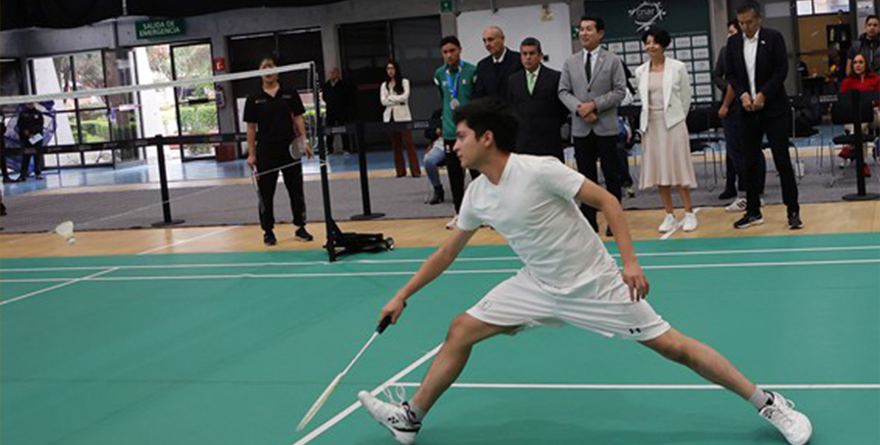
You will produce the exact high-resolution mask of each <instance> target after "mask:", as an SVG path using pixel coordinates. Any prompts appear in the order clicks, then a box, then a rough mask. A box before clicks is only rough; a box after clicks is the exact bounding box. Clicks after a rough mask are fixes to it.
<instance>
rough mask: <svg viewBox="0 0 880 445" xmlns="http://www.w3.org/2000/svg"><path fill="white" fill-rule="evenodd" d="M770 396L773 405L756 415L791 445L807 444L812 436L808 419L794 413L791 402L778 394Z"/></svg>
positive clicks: (798, 413)
mask: <svg viewBox="0 0 880 445" xmlns="http://www.w3.org/2000/svg"><path fill="white" fill-rule="evenodd" d="M771 394H773V403H772V404H770V405H767V406H765V407H763V408H761V410H760V411H758V414H760V415H761V417H763V418H765V419H767V421H768V422H770V423H772V424H773V426H775V427H776V429H778V430H779V432H780V433H782V435H783V436H785V440H787V441H788V443H790V444H791V445H803V444H805V443H807V442H809V441H810V436H812V435H813V425H812V424H811V423H810V419H808V418H807V416H805V415H803V414H802V413H800V412H798V411H795V409H794V403H793V402H792V401H791V400H787V399H786V398H785V397H782V395H781V394H779V393H778V392H771Z"/></svg>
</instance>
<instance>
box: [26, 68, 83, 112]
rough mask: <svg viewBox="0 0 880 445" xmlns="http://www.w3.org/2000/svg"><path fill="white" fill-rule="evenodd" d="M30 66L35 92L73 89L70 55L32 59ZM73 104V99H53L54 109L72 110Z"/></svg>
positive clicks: (55, 91)
mask: <svg viewBox="0 0 880 445" xmlns="http://www.w3.org/2000/svg"><path fill="white" fill-rule="evenodd" d="M30 68H31V71H32V73H31V74H32V75H33V82H34V89H35V91H36V93H37V94H52V93H61V92H67V91H73V78H72V77H71V76H72V75H73V74H72V73H71V71H70V56H61V57H42V58H38V59H32V60H31V63H30ZM73 106H74V103H73V100H64V101H61V100H56V101H55V109H56V110H72V109H73Z"/></svg>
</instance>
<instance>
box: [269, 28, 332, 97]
mask: <svg viewBox="0 0 880 445" xmlns="http://www.w3.org/2000/svg"><path fill="white" fill-rule="evenodd" d="M278 52H279V57H278V59H279V60H278V64H279V65H290V64H293V63H301V62H315V65H317V71H318V72H319V73H324V55H323V53H322V46H321V31H302V32H292V33H286V34H280V35H279V36H278ZM280 80H281V82H282V83H283V84H285V85H289V86H291V87H293V88H295V89H297V90H306V89H311V88H312V86H311V85H309V82H310V81H312V80H313V79H312V78H311V76H310V75H309V71H308V70H297V71H293V72H290V73H284V74H282V75H281V77H280Z"/></svg>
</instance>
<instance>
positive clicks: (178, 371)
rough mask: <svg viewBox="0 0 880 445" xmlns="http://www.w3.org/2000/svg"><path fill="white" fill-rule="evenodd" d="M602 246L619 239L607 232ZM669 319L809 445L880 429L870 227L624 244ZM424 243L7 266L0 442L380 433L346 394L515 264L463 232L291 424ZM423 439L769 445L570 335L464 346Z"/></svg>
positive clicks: (701, 391) (761, 433) (667, 383)
mask: <svg viewBox="0 0 880 445" xmlns="http://www.w3.org/2000/svg"><path fill="white" fill-rule="evenodd" d="M609 248H611V249H612V250H613V249H614V245H613V244H611V245H609ZM637 251H638V252H639V253H640V254H641V256H640V261H641V263H642V266H643V267H644V268H645V269H646V273H647V275H648V279H649V280H650V281H651V294H650V297H649V301H651V302H652V304H653V305H654V307H655V309H656V310H657V311H658V312H659V313H660V314H661V315H663V317H664V318H666V319H667V320H669V321H670V322H671V323H672V325H673V326H675V327H676V328H678V329H680V330H681V331H683V332H685V333H687V334H689V335H691V336H694V337H696V338H698V339H700V340H702V341H704V342H706V343H708V344H710V345H712V346H714V347H715V348H717V349H718V350H720V351H721V352H722V353H724V354H725V355H726V356H727V357H728V358H729V359H730V360H731V361H732V362H733V363H734V364H736V365H737V366H739V367H740V369H741V370H742V371H743V372H744V373H745V374H746V375H747V376H749V377H750V378H752V379H753V380H754V381H756V382H757V383H759V384H761V385H767V386H769V387H773V388H779V389H778V390H779V391H780V392H782V393H784V394H786V395H787V396H788V397H789V398H791V399H792V400H794V401H795V402H796V403H797V406H798V408H799V409H802V410H803V411H804V412H805V413H806V414H808V415H809V416H810V417H811V418H812V420H813V424H814V429H815V434H814V439H813V443H815V444H820V443H821V444H877V443H880V426H878V421H877V419H878V418H880V273H878V265H880V234H878V233H864V234H847V235H832V236H783V237H761V238H747V239H707V240H668V241H646V242H640V243H637ZM430 253H431V250H430V249H398V250H397V251H394V252H389V253H383V254H377V255H363V256H356V257H350V258H346V259H344V260H343V261H341V262H339V263H335V264H328V263H326V262H324V260H325V258H326V257H325V256H324V255H323V253H321V252H259V253H240V254H199V255H152V256H124V257H90V258H40V259H36V258H27V259H24V258H22V259H9V260H3V261H2V262H0V412H2V416H0V442H2V443H4V444H15V445H32V444H34V445H36V444H89V445H103V444H127V445H135V444H184V443H185V444H211V445H225V444H276V445H291V444H305V443H314V444H391V443H394V442H393V439H392V438H391V436H390V435H389V434H388V433H387V432H386V431H385V430H384V429H382V428H381V427H379V426H378V425H376V424H375V423H374V422H373V421H372V420H371V419H369V417H368V416H367V414H366V413H365V412H364V411H363V410H362V409H360V408H359V407H358V405H357V404H356V401H357V400H356V396H355V395H356V393H357V391H359V390H361V389H366V390H374V389H380V387H382V386H385V385H387V384H391V383H394V384H400V385H401V386H403V387H406V389H407V390H408V391H409V392H410V394H411V393H412V392H413V391H414V390H415V388H414V386H415V385H417V383H418V381H419V380H420V379H421V377H422V375H424V372H425V370H426V369H427V366H428V363H430V358H431V357H432V352H433V351H435V348H436V347H437V346H438V345H439V344H440V342H441V341H442V340H443V337H444V335H445V331H446V327H447V326H448V323H449V322H450V320H451V319H452V318H453V317H454V316H455V315H457V314H458V313H461V312H462V311H464V310H466V309H467V308H468V307H470V306H471V305H472V304H473V303H474V302H476V301H477V300H478V299H479V298H480V297H481V296H482V295H483V294H484V293H485V292H487V291H488V290H490V289H491V288H492V287H493V286H494V285H496V284H497V283H499V282H500V281H502V280H504V279H505V278H507V277H509V276H511V275H512V274H513V273H514V272H515V271H516V270H517V269H518V268H519V267H520V266H521V264H520V263H519V261H518V260H517V259H516V258H515V257H514V256H513V253H512V252H511V251H510V249H509V248H507V247H499V246H474V247H469V248H467V249H466V250H465V252H464V254H463V257H464V258H463V259H462V260H461V261H458V262H456V263H455V264H454V265H453V266H452V268H451V270H450V272H449V273H447V274H445V275H443V276H441V277H440V278H439V279H438V280H437V281H435V282H434V283H433V284H432V285H430V286H428V287H427V288H426V289H425V290H423V292H422V293H421V294H419V295H417V296H416V297H415V298H414V299H413V300H410V304H409V307H408V309H407V310H406V312H405V313H404V316H403V318H402V319H401V322H400V323H399V324H398V325H397V326H394V327H391V328H389V330H388V331H386V333H385V334H383V335H382V336H381V337H380V338H379V339H378V340H377V341H376V342H375V343H374V345H373V346H372V347H371V349H370V350H369V351H368V352H367V353H366V355H365V356H364V358H363V359H362V360H361V361H360V362H359V363H358V364H357V365H356V366H355V367H354V368H353V369H352V371H351V372H350V373H349V375H348V377H347V378H346V380H344V381H343V384H342V385H341V386H340V387H339V388H338V389H337V390H336V392H335V393H334V394H333V395H332V396H331V398H330V400H329V401H328V402H327V403H326V404H325V405H324V407H323V409H322V410H321V412H319V413H318V415H317V416H316V417H315V419H314V420H313V421H312V423H311V424H310V425H309V427H308V428H307V429H306V430H305V431H303V432H302V433H297V432H296V425H297V423H298V422H299V420H300V418H301V417H302V416H303V414H305V411H306V410H307V409H308V408H309V406H310V405H311V403H312V402H313V401H314V399H315V398H316V397H317V396H318V395H319V394H320V392H321V391H322V390H323V388H324V387H325V386H326V385H327V384H328V383H329V381H330V380H331V379H332V378H333V377H334V376H335V375H336V373H338V372H339V371H340V370H341V369H342V368H343V367H344V366H345V365H346V364H347V363H348V361H349V360H350V359H351V358H352V356H353V355H354V354H355V353H356V352H357V350H358V349H359V348H360V347H361V346H362V345H363V343H364V342H365V341H366V340H367V338H368V337H369V335H370V333H371V332H372V330H373V329H374V328H375V325H376V321H377V320H376V319H377V317H378V313H379V309H380V308H381V307H382V305H383V304H384V303H385V301H386V300H387V299H388V298H389V297H390V296H391V295H392V294H393V292H394V291H395V290H396V289H397V288H398V287H400V286H401V285H403V284H404V283H405V282H406V280H407V279H408V278H409V277H410V275H411V274H412V272H414V271H415V270H416V269H417V268H418V266H419V264H420V262H419V261H420V260H422V259H424V258H426V257H427V255H429V254H430ZM459 383H460V384H461V385H460V386H457V387H454V388H452V389H450V390H449V392H448V393H447V394H446V395H445V396H444V398H443V399H441V401H440V402H439V403H438V404H437V405H436V406H435V409H434V410H433V411H432V412H431V413H430V414H429V416H428V417H427V419H426V421H425V426H424V428H423V430H422V434H421V435H420V437H419V443H422V444H773V443H784V440H783V439H782V437H781V436H779V435H778V433H777V432H776V431H775V430H774V429H773V428H772V427H771V426H770V425H769V424H766V423H765V422H764V421H763V420H762V419H760V418H759V417H758V416H757V415H756V414H755V413H754V410H753V409H752V408H751V406H750V405H748V403H746V402H743V401H741V400H739V399H738V398H737V397H735V396H733V395H731V394H729V393H727V392H725V391H722V390H719V389H716V388H714V387H712V386H710V385H707V384H706V382H704V381H703V380H701V379H700V378H698V377H697V376H695V375H694V374H692V373H691V372H690V371H688V370H687V369H685V368H683V367H681V366H678V365H675V364H672V363H669V362H666V361H664V360H663V359H661V358H660V357H659V356H657V355H656V354H654V353H653V352H651V351H649V350H647V349H646V348H644V347H642V346H640V345H639V344H637V343H634V342H629V341H625V340H619V339H610V340H609V339H604V338H602V337H600V336H598V335H595V334H592V333H589V332H585V331H581V330H578V329H575V328H571V327H565V328H561V329H543V330H540V329H539V330H533V331H529V332H526V333H523V334H521V335H518V336H513V337H508V336H503V337H498V338H494V339H491V340H489V341H487V342H486V343H485V344H482V345H479V346H477V347H476V348H475V350H474V353H473V355H472V358H471V362H470V363H469V365H468V367H467V368H466V369H465V371H464V373H463V374H462V376H461V378H460V379H459Z"/></svg>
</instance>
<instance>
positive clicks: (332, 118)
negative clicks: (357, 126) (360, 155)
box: [322, 66, 351, 153]
mask: <svg viewBox="0 0 880 445" xmlns="http://www.w3.org/2000/svg"><path fill="white" fill-rule="evenodd" d="M322 93H323V95H324V103H325V104H327V115H326V116H325V119H324V121H325V122H324V123H325V124H326V125H327V126H328V127H333V126H336V125H345V124H346V122H348V113H349V110H348V107H349V96H350V95H351V94H350V93H351V91H349V89H348V84H347V83H346V82H345V80H344V79H342V76H341V75H340V71H339V68H338V67H335V66H334V67H333V68H330V75H329V77H328V78H327V82H325V83H324V88H323V90H322ZM339 138H340V139H342V150H343V151H344V152H345V153H351V150H350V149H349V146H348V135H347V134H341V135H339ZM333 139H334V136H333V135H332V134H329V135H327V153H337V152H336V150H335V149H334V148H333Z"/></svg>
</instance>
